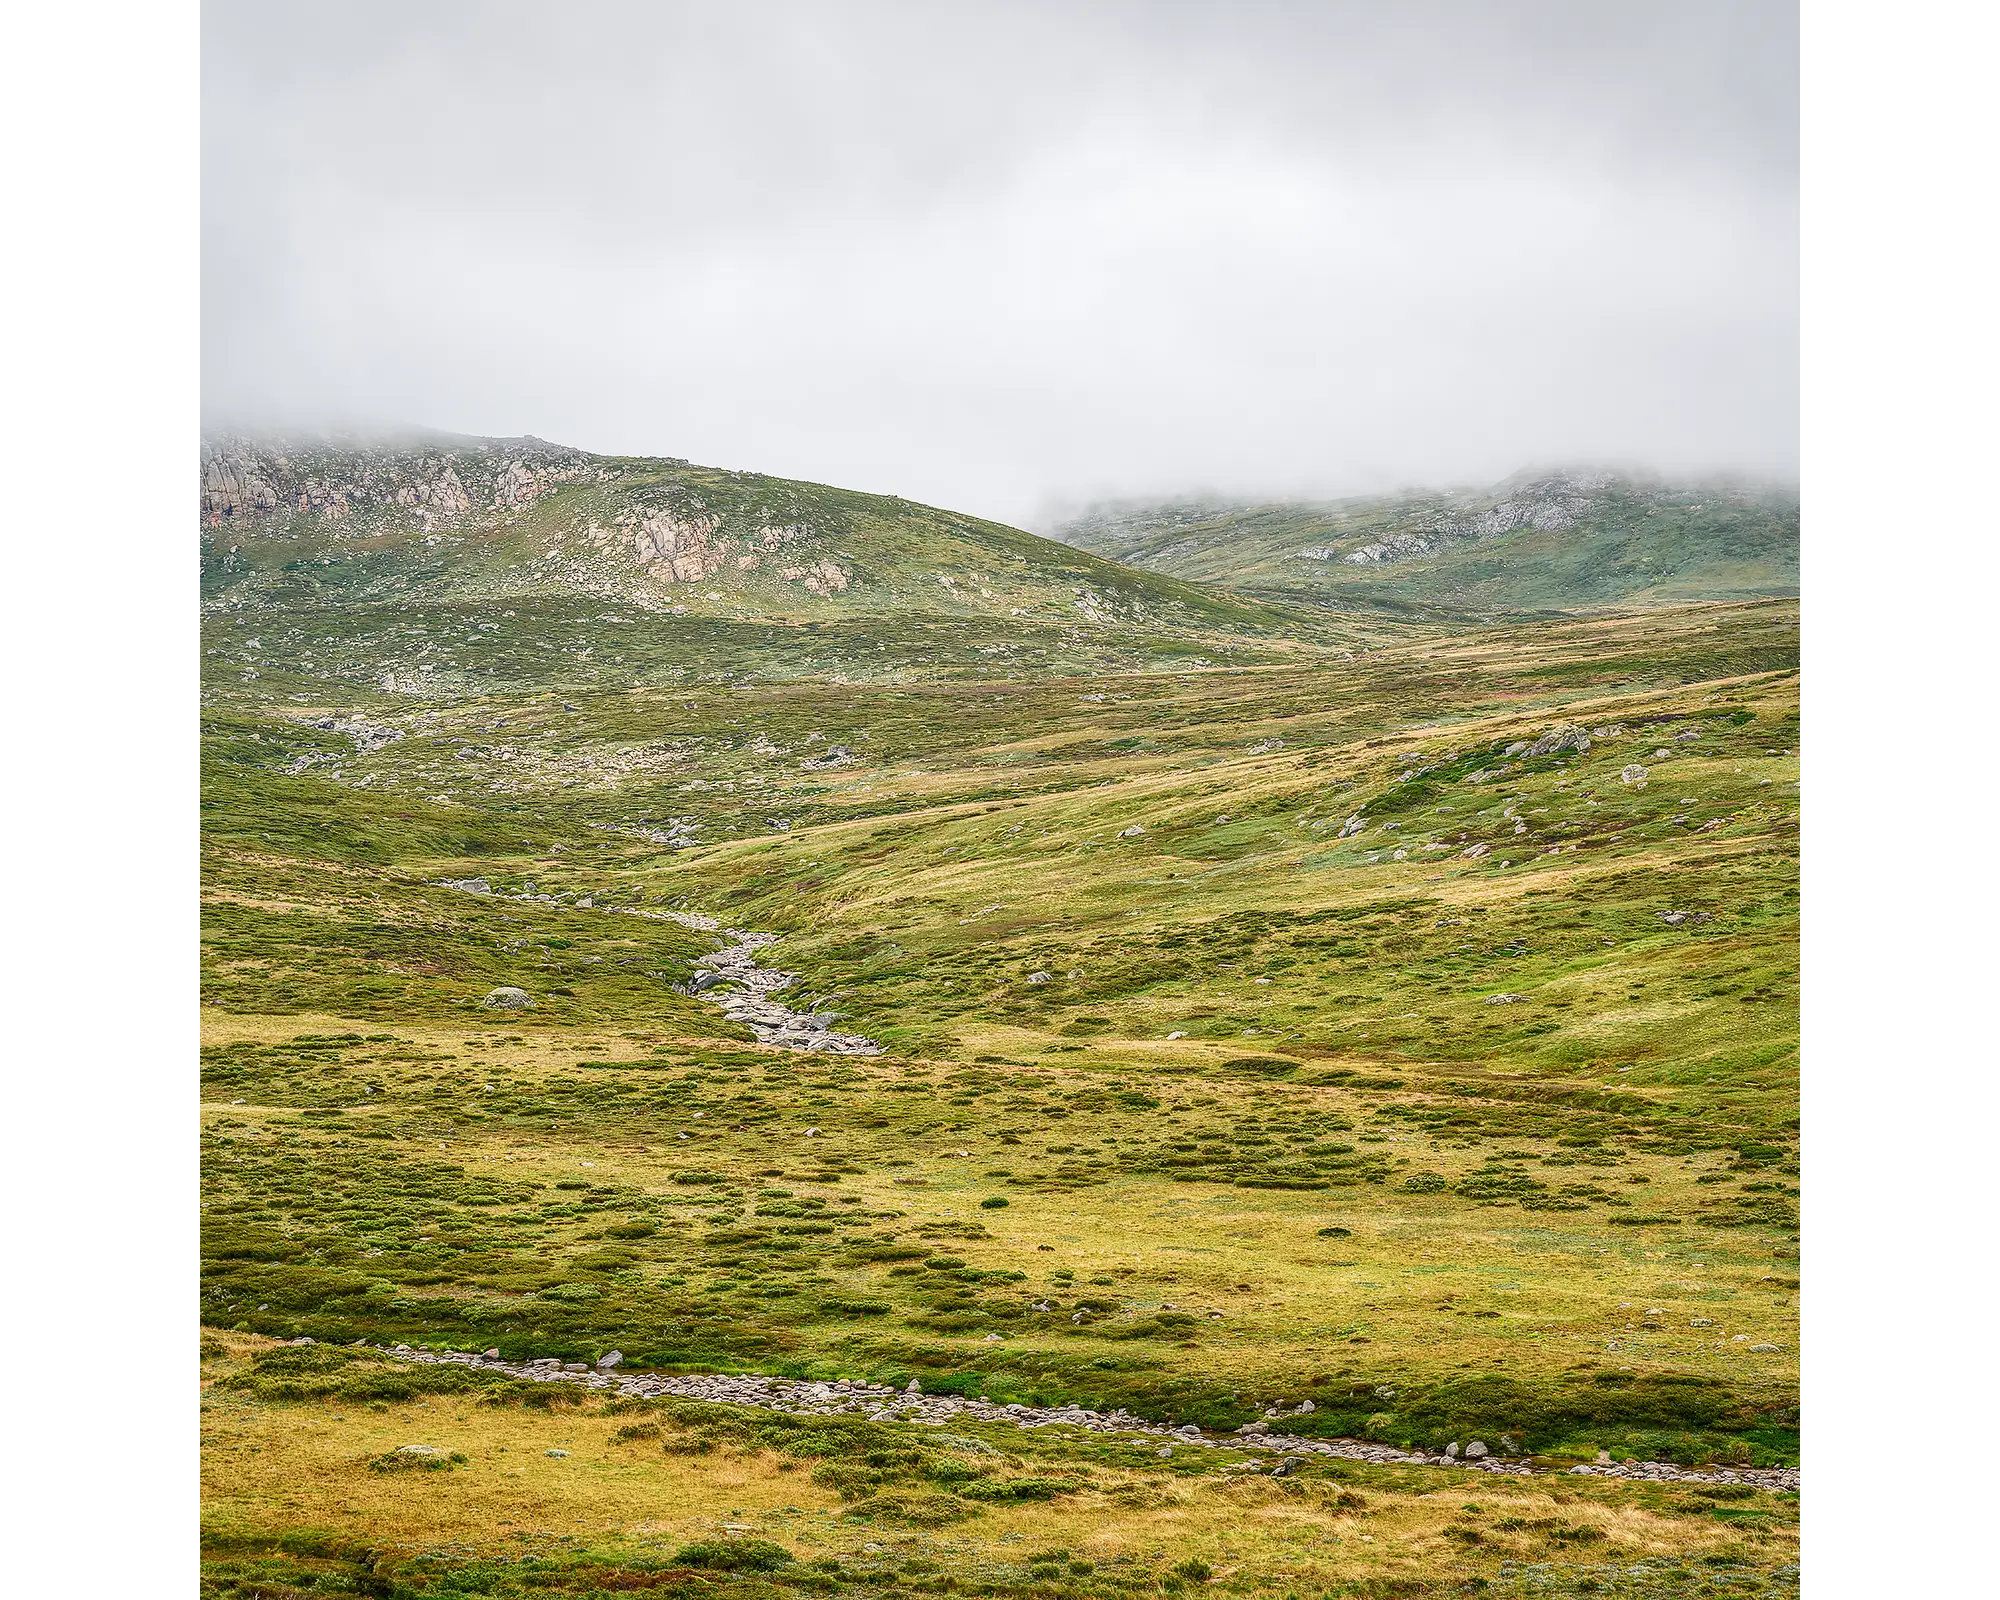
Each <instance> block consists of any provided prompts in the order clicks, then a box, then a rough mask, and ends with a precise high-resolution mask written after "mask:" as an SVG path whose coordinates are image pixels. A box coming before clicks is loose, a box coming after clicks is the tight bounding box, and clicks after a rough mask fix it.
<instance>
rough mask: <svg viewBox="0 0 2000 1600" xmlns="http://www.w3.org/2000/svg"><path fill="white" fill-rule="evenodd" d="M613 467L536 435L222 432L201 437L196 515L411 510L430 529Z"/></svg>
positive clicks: (342, 515)
mask: <svg viewBox="0 0 2000 1600" xmlns="http://www.w3.org/2000/svg"><path fill="white" fill-rule="evenodd" d="M611 475H612V474H611V472H610V471H609V469H607V468H604V467H602V466H600V465H599V464H598V462H597V461H596V459H595V458H594V457H591V456H588V455H586V454H584V453H583V452H582V451H579V450H565V449H563V448H562V447H561V446H558V445H551V444H545V443H544V442H543V441H541V440H540V439H492V440H486V439H466V440H459V439H454V438H452V437H450V436H448V435H444V436H436V437H431V436H423V437H416V438H410V439H403V440H394V439H388V440H374V441H370V440H362V439H342V438H324V439H302V440H296V441H287V440H277V439H247V438H240V437H221V438H214V439H207V440H204V441H203V443H202V471H201V515H202V521H203V522H205V523H208V524H211V525H214V524H219V523H222V522H225V521H228V522H236V521H253V522H254V521H270V522H276V521H278V520H280V519H283V518H289V517H298V516H304V517H315V518H322V519H324V520H326V521H329V522H344V521H348V520H350V519H352V518H355V517H358V516H362V515H365V514H367V513H370V512H373V513H376V514H378V515H379V514H383V513H396V512H401V513H405V514H407V513H409V512H412V511H414V512H416V513H417V514H418V520H419V522H420V525H421V526H422V527H423V528H424V529H426V530H429V529H432V528H437V527H444V526H447V525H449V524H452V523H455V522H458V521H460V520H462V519H464V518H466V517H468V516H470V515H471V514H472V513H473V511H474V509H475V507H476V506H479V505H482V504H483V505H484V506H485V507H486V508H487V509H489V510H503V509H508V508H514V507H520V506H526V505H531V504H533V503H534V501H536V500H537V499H539V498H540V497H541V496H543V495H545V494H547V493H548V492H549V491H550V490H551V489H554V488H556V487H557V486H559V485H561V484H565V483H581V482H587V481H602V480H603V479H606V478H608V477H610V476H611ZM468 479H469V480H471V481H468Z"/></svg>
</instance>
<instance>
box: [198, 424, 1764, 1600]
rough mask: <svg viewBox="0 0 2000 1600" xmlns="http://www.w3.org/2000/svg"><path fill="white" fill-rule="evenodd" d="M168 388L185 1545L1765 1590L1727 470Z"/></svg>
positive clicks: (1033, 1585)
mask: <svg viewBox="0 0 2000 1600" xmlns="http://www.w3.org/2000/svg"><path fill="white" fill-rule="evenodd" d="M202 451H203V453H202V462H201V507H202V510H201V528H200V535H201V562H202V606H203V639H202V650H203V663H204V686H203V699H202V711H201V715H202V739H203V756H204V763H203V798H202V806H203V810H202V841H203V898H204V911H205V922H204V931H203V960H204V967H203V1029H204V1047H203V1050H202V1072H201V1085H202V1092H201V1101H202V1103H201V1119H202V1122H201V1126H202V1171H203V1209H202V1228H203V1261H202V1287H201V1295H202V1300H201V1312H202V1322H203V1329H202V1337H201V1346H200V1353H201V1368H202V1383H203V1401H202V1424H203V1431H204V1444H203V1463H204V1464H203V1477H204V1501H205V1505H204V1524H203V1549H204V1573H205V1577H204V1585H205V1587H204V1593H205V1594H208V1595H211V1596H214V1597H218V1600H221V1597H229V1600H253V1597H255V1600H303V1597H307V1596H311V1597H319V1596H326V1595H366V1596H380V1597H397V1600H415V1597H436V1600H444V1597H449V1596H459V1595H489V1596H500V1597H526V1596H542V1595H550V1596H572V1597H584V1596H606V1595H613V1594H617V1595H623V1594H628V1593H659V1594H663V1595H670V1596H674V1597H677V1600H797V1597H801V1596H813V1597H822V1596H830V1595H837V1594H848V1595H853V1596H855V1597H857V1600H890V1597H902V1596H920V1595H921V1596H931V1595H956V1596H980V1597H993V1600H1127V1597H1132V1600H1144V1597H1149V1596H1161V1595H1166V1596H1187V1595H1192V1594H1194V1593H1196V1592H1198V1591H1202V1590H1205V1589H1209V1588H1213V1589H1216V1590H1218V1591H1219V1592H1221V1593H1223V1594H1227V1595H1231V1596H1258V1597H1266V1600H1319V1597H1322V1596H1367V1597H1389V1596H1412V1597H1417V1596H1445V1595H1462V1594H1480V1595H1487V1596H1569V1595H1619V1596H1696V1595H1702V1596H1706V1595H1717V1594H1729V1595H1759V1596H1781V1595H1791V1594H1794V1593H1796V1592H1797V1587H1798V1576H1797V1574H1798V1568H1797V1529H1798V1494H1799V1482H1800V1479H1799V1471H1798V1466H1799V1458H1798V1364H1797V1296H1798V1290H1799V1280H1798V1277H1797V1271H1798V1248H1799V1232H1798V1211H1797V1203H1798V1195H1799V1191H1798V1174H1799V1165H1798V1144H1797V1140H1798V1126H1799V1124H1798V1010H1797V1003H1798V989H1797V983H1798V934H1799V921H1798V916H1799V900H1798V859H1797V833H1798V822H1799V784H1798V773H1799V743H1800V731H1799V720H1798V710H1799V698H1798V696H1799V684H1798V675H1797V659H1798V608H1797V602H1796V588H1797V571H1798V546H1799V531H1798V502H1797V496H1796V493H1795V492H1794V491H1793V490H1791V489H1781V488H1773V487H1770V486H1768V485H1765V484H1762V483H1756V482H1751V481H1748V480H1742V481H1738V480H1716V481H1713V482H1710V481H1696V480H1693V479H1674V478H1652V477H1645V476H1640V475H1620V474H1615V473H1608V472H1595V471H1583V470H1557V469H1550V470H1547V471H1535V472H1527V473H1523V474H1520V475H1519V476H1517V477H1514V478H1511V479H1508V480H1506V481H1505V482H1502V483H1498V484H1494V485H1492V486H1490V487H1482V488H1477V489H1468V490H1463V491H1451V492H1444V491H1439V492H1436V493H1429V492H1426V493H1422V494H1415V493H1413V494H1409V495H1401V496H1378V497H1373V498H1369V499H1365V500H1350V501H1338V502H1325V503H1320V502H1313V503H1306V502H1290V501H1284V502H1271V503H1256V502H1248V501H1246V502H1236V501H1228V500H1224V499H1219V498H1218V499H1211V500H1169V501H1160V502H1157V503H1155V502H1150V501H1143V502H1141V501H1119V502H1106V503H1101V504H1095V505H1090V506H1087V507H1085V508H1083V509H1080V510H1077V511H1075V512H1074V513H1072V514H1069V515H1067V516H1065V517H1062V518H1059V519H1052V521H1051V523H1050V525H1049V528H1048V532H1049V533H1050V534H1051V535H1052V536H1051V537H1042V536H1038V535H1037V534H1034V533H1029V532H1024V531H1022V530H1020V529H1017V528H1014V527H1009V526H1004V525H1002V524H999V523H996V522H991V521H986V520H983V519H981V518H978V517H974V516H969V515H962V514H959V513H957V512H954V511H951V510H947V509H941V508H937V507H932V506H928V505H922V504H917V503H914V502H912V501H907V500H902V499H898V498H894V497H889V496H883V495H875V494H865V493H859V492H855V491H850V490H847V489H843V488H835V487H828V486H824V485H820V484H815V483H804V482H794V481H788V480H784V479H779V478H773V477H763V476H759V475H757V474H755V473H751V472H744V471H734V470H723V469H719V468H711V467H704V466H700V465H696V464H693V463H690V462H688V461H683V460H678V459H670V458H652V457H628V456H607V455H599V454H593V453H589V452H585V451H582V450H577V449H571V448H568V447H565V446H559V445H554V444H549V443H546V442H544V441H541V440H537V439H533V438H506V439H501V438H470V437H461V436H456V435H450V434H441V433H420V432H414V431H406V432H401V433H383V434H381V435H361V434H356V435H338V434H319V435H313V436H304V435H302V436H299V437H294V438H282V437H274V436H255V437H252V436H237V435H223V434H217V435H215V436H212V437H209V438H208V439H206V440H205V441H204V443H203V447H202Z"/></svg>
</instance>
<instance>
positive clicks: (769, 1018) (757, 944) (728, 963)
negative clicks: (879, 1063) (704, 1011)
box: [694, 928, 882, 1056]
mask: <svg viewBox="0 0 2000 1600" xmlns="http://www.w3.org/2000/svg"><path fill="white" fill-rule="evenodd" d="M728 931H729V937H730V938H732V939H734V940H735V941H736V943H735V944H733V945H728V946H725V947H724V948H723V949H721V950H718V951H716V953H715V954H714V955H712V956H709V957H707V958H705V959H704V960H703V961H701V962H700V963H699V966H700V968H701V970H700V971H699V972H698V973H697V974H696V976H695V980H694V986H695V993H696V994H707V993H708V992H709V991H712V990H715V989H720V988H723V987H725V986H727V987H728V988H729V989H730V991H731V992H730V993H728V994H727V995H714V996H712V998H713V999H714V1000H715V1003H716V1004H718V1005H720V1006H721V1007H722V1014H723V1015H724V1016H726V1017H727V1018H728V1019H729V1020H730V1021H731V1022H741V1023H746V1024H748V1026H749V1028H750V1030H751V1031H752V1032H753V1033H755V1034H756V1035H757V1037H758V1039H759V1040H761V1041H762V1042H763V1043H765V1044H775V1045H782V1046H783V1047H784V1048H785V1049H787V1050H816V1051H824V1052H825V1053H827V1054H829V1055H843V1056H879V1055H880V1054H881V1053H882V1046H881V1045H879V1044H877V1043H876V1042H875V1041H874V1040H873V1039H865V1038H863V1037H862V1036H861V1035H860V1034H858V1033H836V1032H834V1031H833V1024H834V1023H835V1022H837V1021H839V1020H840V1013H839V1012H837V1011H794V1010H792V1009H791V1008H790V1007H789V1006H783V1005H780V1004H779V1003H778V1002H777V1001H775V1000H773V999H772V998H771V996H772V995H774V994H776V993H778V992H779V991H780V990H782V989H787V988H789V987H791V985H792V984H794V983H796V982H797V981H798V974H797V973H795V972H778V971H775V970H773V969H772V968H770V967H762V966H759V965H758V964H757V952H758V951H759V950H762V949H763V948H764V947H765V946H766V945H769V944H773V943H775V942H776V941H777V938H778V936H777V935H776V934H775V933H748V932H745V931H744V930H742V929H740V928H731V929H730V930H728Z"/></svg>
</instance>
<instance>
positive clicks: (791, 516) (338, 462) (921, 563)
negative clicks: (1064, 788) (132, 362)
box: [202, 435, 1391, 696]
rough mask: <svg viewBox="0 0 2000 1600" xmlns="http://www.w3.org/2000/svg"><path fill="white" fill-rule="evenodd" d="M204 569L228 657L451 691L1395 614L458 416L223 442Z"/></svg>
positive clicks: (817, 669)
mask: <svg viewBox="0 0 2000 1600" xmlns="http://www.w3.org/2000/svg"><path fill="white" fill-rule="evenodd" d="M202 584H203V595H204V610H205V615H206V618H207V633H208V641H207V649H208V651H209V654H210V656H211V658H212V660H213V661H214V663H215V666H216V668H217V671H216V673H215V674H213V676H215V677H218V678H221V677H226V676H232V675H233V676H236V677H238V678H241V677H243V676H244V675H246V674H253V673H254V674H259V675H265V676H269V675H274V674H275V675H279V676H282V675H284V674H286V673H294V672H296V673H300V674H302V675H303V676H304V677H308V678H319V679H325V678H337V679H340V680H342V681H344V682H347V683H349V684H351V685H354V686H357V687H358V686H362V685H367V686H387V687H389V688H391V689H392V690H395V691H397V692H401V693H405V694H412V695H423V696H431V695H437V694H448V693H455V692H460V691H463V690H466V689H469V688H472V687H474V686H479V685H483V686H488V687H499V686H506V687H512V688H519V687H525V686H530V685H534V686H542V687H546V686H549V685H552V684H557V683H564V684H576V685H588V684H593V683H603V684H616V685H620V686H623V685H628V684H630V683H632V682H638V681H668V680H679V679H685V678H694V679H697V680H708V681H714V680H717V679H727V678H730V677H745V676H749V677H756V678H770V677H823V676H834V677H851V678H860V679H870V680H884V679H889V680H893V679H897V678H902V677H911V676H916V677H923V678H935V677H937V676H940V675H947V674H953V673H957V674H968V673H970V674H974V675H978V676H991V675H993V674H994V673H995V672H996V671H997V672H1001V673H1007V672H1040V671H1049V670H1057V671H1069V672H1085V671H1092V670H1098V669H1100V668H1105V667H1146V666H1153V665H1199V664H1203V663H1206V662H1209V661H1212V660H1220V661H1243V660H1268V659H1279V658H1281V657H1282V655H1283V654H1284V653H1285V652H1287V651H1289V650H1291V649H1293V648H1295V647H1297V646H1298V645H1300V644H1309V645H1314V646H1319V647H1339V646H1345V645H1350V644H1354V643H1360V642H1367V641H1369V640H1371V639H1373V640H1380V639H1385V638H1388V637H1390V636H1391V630H1389V629H1386V628H1384V627H1383V626H1381V625H1375V626H1373V627H1371V628H1362V627H1357V626H1352V625H1345V624H1339V623H1338V622H1336V621H1334V620H1332V619H1329V618H1328V617H1326V616H1325V615H1324V614H1323V613H1315V612H1312V611H1310V610H1308V611H1304V612H1300V611H1297V610H1294V609H1290V608H1286V607H1282V606H1274V605H1272V604H1270V603H1268V602H1265V601H1261V600H1255V599H1247V598H1244V597H1241V596H1235V595H1231V594H1227V593H1224V592H1220V591H1217V590H1214V589H1210V588H1207V587H1204V586H1200V585H1196V584H1190V583H1187V582H1184V581H1182V580H1180V579H1178V578H1174V577H1170V576H1163V575H1159V574H1154V573H1147V572H1141V571H1138V570H1136V569H1133V568H1130V567H1125V566H1121V565H1119V564H1117V563H1115V562H1113V561H1109V560H1106V559H1103V558H1101V557H1099V556H1095V555H1092V554H1089V553H1087V552H1084V551H1080V550H1077V549H1074V548H1071V547H1068V546H1065V545H1062V544H1059V543H1055V542H1052V541H1050V540H1046V539H1040V538H1037V537H1035V536H1034V535H1032V534H1028V533H1023V532H1021V531H1020V530H1018V529H1015V528H1008V527H1004V526H1002V525H1000V524H998V523H992V522H985V521H982V520H980V519H978V518H974V517H966V516H961V515H958V514H956V513H953V512H948V511H941V510H938V509H936V508H934V507H930V506H921V505H916V504H913V503H912V502H909V501H906V500H899V499H896V498H893V497H890V496H884V495H869V494H859V493H856V492H853V491H850V490H844V489H834V488H828V487H826V486H825V485H821V484H809V483H795V482H791V481H788V480H785V479H778V478H769V477H763V476H760V475H758V474H755V473H745V472H732V471H725V470H722V469H719V468H712V467H699V466H693V465H690V464H689V463H687V462H684V461H677V460H668V459H640V458H631V457H607V456H594V455H589V454H586V453H584V452H582V451H576V450H569V449H566V448H563V447H560V446H555V445H549V444H546V443H543V442H542V441H539V440H534V439H468V438H459V437H457V436H453V435H417V436H411V437H405V438H398V439H393V440H388V441H367V440H355V439H344V440H328V439H315V440H306V441H294V442H286V441H272V440H264V441H258V440H245V439H229V438H219V439H212V440H210V441H208V442H207V444H206V445H205V449H204V461H203V497H202ZM252 681H254V680H252ZM267 687H275V685H267Z"/></svg>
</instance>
